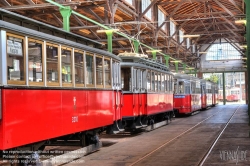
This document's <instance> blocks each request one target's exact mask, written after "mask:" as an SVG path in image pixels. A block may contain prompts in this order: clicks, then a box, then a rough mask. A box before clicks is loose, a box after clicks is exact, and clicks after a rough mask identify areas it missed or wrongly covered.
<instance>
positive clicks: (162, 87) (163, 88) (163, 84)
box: [161, 74, 165, 92]
mask: <svg viewBox="0 0 250 166" xmlns="http://www.w3.org/2000/svg"><path fill="white" fill-rule="evenodd" d="M161 91H162V92H164V91H165V74H161Z"/></svg>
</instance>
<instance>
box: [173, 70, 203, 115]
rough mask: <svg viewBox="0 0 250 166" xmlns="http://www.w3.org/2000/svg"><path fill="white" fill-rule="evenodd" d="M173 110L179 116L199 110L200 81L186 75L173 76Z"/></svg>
mask: <svg viewBox="0 0 250 166" xmlns="http://www.w3.org/2000/svg"><path fill="white" fill-rule="evenodd" d="M174 79H175V87H174V95H173V99H174V109H175V110H177V112H178V113H179V114H191V113H193V112H195V111H198V110H200V109H201V82H200V79H198V78H196V77H193V76H191V75H187V74H175V75H174Z"/></svg>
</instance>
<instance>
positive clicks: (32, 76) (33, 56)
mask: <svg viewBox="0 0 250 166" xmlns="http://www.w3.org/2000/svg"><path fill="white" fill-rule="evenodd" d="M28 61H29V62H28V64H29V66H28V68H29V81H30V84H31V85H32V84H35V85H36V84H37V82H38V83H39V82H40V84H41V82H43V62H42V61H43V42H41V41H37V40H33V39H29V40H28Z"/></svg>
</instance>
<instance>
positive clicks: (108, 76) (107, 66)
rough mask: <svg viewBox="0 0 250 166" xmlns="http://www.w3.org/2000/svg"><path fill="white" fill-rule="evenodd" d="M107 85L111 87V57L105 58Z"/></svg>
mask: <svg viewBox="0 0 250 166" xmlns="http://www.w3.org/2000/svg"><path fill="white" fill-rule="evenodd" d="M104 71H105V86H108V87H111V73H110V71H111V70H110V59H106V58H105V59H104Z"/></svg>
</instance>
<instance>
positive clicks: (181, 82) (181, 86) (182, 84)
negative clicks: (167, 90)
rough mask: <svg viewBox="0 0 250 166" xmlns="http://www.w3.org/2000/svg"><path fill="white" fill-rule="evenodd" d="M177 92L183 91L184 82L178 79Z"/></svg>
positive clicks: (181, 92)
mask: <svg viewBox="0 0 250 166" xmlns="http://www.w3.org/2000/svg"><path fill="white" fill-rule="evenodd" d="M178 87H179V93H180V94H183V93H184V82H183V81H179V86H178Z"/></svg>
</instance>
